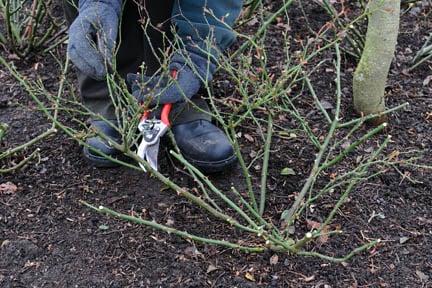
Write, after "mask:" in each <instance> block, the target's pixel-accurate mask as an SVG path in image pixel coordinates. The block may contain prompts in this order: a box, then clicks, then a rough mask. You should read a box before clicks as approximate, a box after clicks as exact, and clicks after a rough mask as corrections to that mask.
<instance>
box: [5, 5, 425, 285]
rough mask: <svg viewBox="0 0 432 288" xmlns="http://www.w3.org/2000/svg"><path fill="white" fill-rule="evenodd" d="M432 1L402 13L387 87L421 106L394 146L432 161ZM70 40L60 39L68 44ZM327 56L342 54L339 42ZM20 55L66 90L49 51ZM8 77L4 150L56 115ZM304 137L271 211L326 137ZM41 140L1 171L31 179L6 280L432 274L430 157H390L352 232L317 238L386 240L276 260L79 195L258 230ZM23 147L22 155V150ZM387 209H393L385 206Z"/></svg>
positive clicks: (8, 227)
mask: <svg viewBox="0 0 432 288" xmlns="http://www.w3.org/2000/svg"><path fill="white" fill-rule="evenodd" d="M275 3H276V1H275ZM306 9H307V12H308V15H309V19H308V20H309V22H310V24H311V26H312V28H313V29H317V28H318V29H319V27H321V26H322V25H324V24H325V23H326V21H328V20H329V19H328V18H327V17H326V16H325V14H324V11H322V10H321V9H319V8H317V7H316V5H312V4H311V5H310V7H309V6H308V7H306ZM430 10H431V8H430V7H429V8H424V9H420V11H408V12H406V13H404V14H403V16H402V23H401V33H400V37H399V45H398V51H397V54H396V60H395V62H394V64H393V66H392V69H391V74H390V81H389V85H388V90H387V94H388V106H389V107H393V106H396V105H399V104H401V103H404V102H409V103H410V106H409V107H408V108H406V109H404V110H402V111H398V112H396V113H394V114H392V116H391V117H390V123H391V125H390V128H389V130H388V132H389V133H390V134H391V135H392V136H393V140H392V143H391V145H390V147H389V148H388V151H387V152H386V153H391V152H392V151H401V152H402V151H418V152H419V153H420V155H422V159H421V163H423V164H429V165H430V164H431V163H432V154H431V152H432V136H431V135H432V126H431V124H432V97H431V92H432V81H430V82H429V83H426V82H425V79H426V78H427V77H428V76H431V75H432V62H430V61H429V62H427V63H425V64H423V65H422V66H420V67H419V68H417V69H416V70H414V71H408V70H407V68H408V67H409V65H410V63H409V61H410V59H411V57H412V56H413V53H415V51H417V50H418V49H419V47H421V45H422V43H423V41H424V37H425V36H426V35H427V34H428V33H429V32H430V31H431V30H432V21H431V11H430ZM289 14H290V29H291V32H290V35H291V37H292V38H293V39H296V40H297V41H307V37H309V36H310V35H309V32H308V30H307V28H306V25H305V19H304V16H303V14H302V13H301V10H300V8H299V7H298V6H296V5H294V6H293V7H292V8H291V10H290V12H289ZM285 28H286V27H281V25H278V24H277V23H275V25H273V26H272V28H271V30H270V32H269V34H268V35H267V37H268V41H269V43H268V45H269V47H271V50H270V53H269V57H270V59H271V61H269V62H274V63H275V65H276V63H278V62H281V58H283V57H284V53H283V51H281V49H280V47H281V45H282V44H281V43H282V41H283V39H282V37H281V35H282V32H283V30H284V29H285ZM64 48H65V47H61V49H63V51H64ZM61 53H63V52H61ZM2 54H3V55H6V54H5V52H2ZM63 54H64V53H63ZM6 56H7V55H6ZM326 57H327V56H326ZM328 57H330V59H332V57H334V55H331V54H329V55H328ZM14 62H15V64H16V65H17V66H18V68H19V71H20V72H22V73H24V74H25V75H27V76H28V77H33V78H34V77H35V75H36V74H37V75H44V76H43V80H44V83H45V84H46V85H47V88H48V89H50V90H53V91H55V89H56V87H57V85H58V72H57V71H58V70H57V69H58V68H57V67H56V64H55V62H54V61H53V60H50V57H40V56H34V57H32V58H30V59H27V60H25V61H24V60H15V61H14ZM328 67H329V66H327V68H328ZM330 67H331V62H330ZM354 67H355V63H354V61H353V59H351V58H349V57H344V59H343V71H345V73H344V75H342V77H343V81H344V84H345V85H344V86H345V87H350V85H349V83H350V79H351V77H352V74H351V73H352V71H353V69H354ZM325 68H326V66H323V68H322V71H319V72H320V73H317V74H318V76H315V78H314V79H312V80H313V82H314V84H315V85H316V90H317V91H319V93H320V96H322V97H323V99H327V100H328V101H332V98H333V95H334V74H332V73H329V72H326V70H325ZM320 69H321V68H320ZM327 71H328V70H327ZM71 77H73V76H72V75H71ZM219 77H223V75H220V76H219ZM0 81H1V83H2V85H1V86H0V122H4V123H7V124H8V125H9V126H10V132H9V134H8V137H7V138H6V141H5V142H4V143H3V144H1V145H2V147H1V149H5V148H8V147H13V146H15V145H16V144H19V143H24V142H25V141H27V140H29V139H31V138H32V137H34V136H36V135H38V134H39V133H41V132H43V131H45V130H46V129H47V127H48V126H49V124H48V123H47V120H46V119H45V118H44V117H43V116H42V114H41V113H40V111H38V110H37V109H36V107H35V104H34V103H33V102H32V101H31V100H30V99H29V97H28V96H27V95H26V93H25V92H24V91H23V90H22V89H21V88H20V87H19V85H18V84H17V83H16V82H15V80H14V79H13V78H12V77H11V76H10V75H9V74H8V72H7V71H6V69H5V68H4V67H1V70H0ZM221 93H222V92H221ZM343 93H344V101H343V116H344V118H345V119H351V118H353V117H355V114H354V112H353V111H352V110H351V108H350V99H351V90H350V89H346V88H345V89H344V91H343ZM299 101H300V100H299ZM308 101H309V100H308ZM311 107H313V103H312V102H310V104H309V105H308V102H305V103H304V105H303V106H302V108H301V109H302V111H306V112H305V114H307V113H308V112H307V111H308V109H311ZM316 114H317V115H318V112H316ZM313 117H314V115H312V118H313ZM319 117H321V116H316V119H317V121H316V123H317V124H316V127H315V128H317V129H321V127H322V126H320V125H319V123H320V121H322V119H321V120H320V118H319ZM291 123H292V122H291V119H286V118H283V117H282V118H281V119H280V123H278V124H280V125H287V127H290V125H291V126H293V125H292V124H291ZM365 129H366V128H365ZM254 131H255V128H254V126H253V124H252V123H251V124H250V125H249V126H248V127H244V129H243V131H242V132H243V134H249V135H251V137H252V138H254V137H255V134H254ZM318 131H320V130H318ZM324 132H325V131H324V130H323V131H322V133H324ZM305 141H306V139H305V137H301V136H300V137H298V138H295V139H288V140H286V139H282V138H281V139H278V140H276V141H275V143H274V144H273V149H272V156H271V157H272V158H271V162H270V164H271V165H270V171H269V178H270V188H271V189H270V192H269V194H270V195H269V197H270V199H269V206H270V208H269V210H271V211H274V212H273V213H280V212H281V210H282V208H283V207H286V205H288V204H289V203H291V201H292V195H293V192H295V191H298V188H299V187H301V185H302V184H303V179H305V176H306V175H307V173H308V171H309V170H308V169H310V165H311V163H312V161H313V160H314V155H313V149H312V148H307V147H306V148H305V147H304V146H305ZM374 141H376V140H374ZM242 143H243V146H244V147H243V148H244V151H245V154H249V153H250V152H251V151H252V150H254V151H258V150H259V147H257V145H258V144H257V143H258V142H257V141H255V142H253V141H252V142H251V141H250V139H246V138H245V139H243V142H242ZM373 143H374V142H372V141H371V142H368V143H366V144H365V145H363V146H361V147H360V148H359V149H358V151H356V152H355V153H358V154H359V155H360V154H361V153H362V151H363V152H364V150H366V149H367V147H369V146H370V145H373ZM38 147H39V148H40V149H41V158H40V159H39V161H37V163H34V162H33V163H32V164H31V165H28V166H27V167H25V169H22V170H20V171H17V172H16V173H13V174H8V175H0V184H2V183H7V182H12V183H13V184H15V185H16V186H17V187H18V190H17V191H16V193H12V194H1V193H0V245H1V248H0V287H432V256H431V255H432V209H431V205H432V193H431V192H432V173H431V171H430V170H425V169H420V168H419V169H408V168H404V170H403V171H401V173H402V174H400V173H398V172H397V171H395V170H389V171H388V172H387V173H386V174H384V175H381V176H380V177H378V178H374V179H373V180H371V181H370V182H368V183H363V184H362V185H360V186H359V187H358V188H357V189H356V190H355V191H354V192H353V194H352V195H351V197H350V198H349V201H348V203H346V204H345V205H344V206H343V208H342V209H341V211H340V213H339V215H338V216H337V217H336V219H335V225H340V226H341V227H342V229H343V231H344V233H343V234H342V235H340V236H337V237H332V238H331V240H330V241H328V242H327V243H325V244H323V245H320V244H318V243H316V244H313V245H311V246H310V247H308V248H309V249H315V250H318V251H322V252H325V253H327V254H329V255H344V254H346V253H348V252H349V251H351V250H352V249H354V248H355V247H357V246H359V245H361V244H362V243H365V242H367V241H368V240H369V239H377V238H380V239H382V242H381V244H379V245H378V246H377V247H375V248H374V249H372V250H370V251H368V252H365V253H363V254H361V255H358V256H356V257H354V258H353V259H352V260H351V261H349V262H348V263H343V264H334V263H330V262H327V261H324V260H320V259H316V258H301V257H294V256H290V255H286V254H279V255H277V257H278V259H277V261H275V259H276V257H275V256H274V254H273V253H264V254H244V253H241V252H238V251H232V250H227V249H223V248H220V247H213V246H207V245H201V244H194V243H191V242H188V241H185V240H183V239H180V238H178V237H175V236H172V235H167V234H164V233H160V232H157V231H153V230H150V229H148V228H146V227H141V226H137V225H131V224H129V223H125V222H121V221H118V220H115V219H111V218H107V217H104V216H102V215H98V214H95V213H93V212H91V211H89V210H88V209H86V208H85V207H83V206H82V205H81V204H80V203H79V200H81V199H82V200H86V201H88V202H90V203H95V204H96V205H99V204H103V205H106V206H109V207H111V208H113V209H116V210H118V211H122V212H125V213H132V211H134V212H135V213H138V214H140V215H141V216H143V217H146V218H149V219H156V220H157V221H158V222H161V223H168V224H169V225H173V226H175V227H179V228H180V229H188V231H190V232H194V233H196V234H199V235H207V236H213V237H217V238H221V239H222V238H237V239H239V238H240V237H249V236H245V235H244V234H241V233H240V232H238V231H235V230H232V229H231V228H229V227H227V226H226V225H225V224H223V223H220V222H218V221H214V220H213V219H210V218H208V217H207V216H206V215H205V214H204V213H203V212H202V211H200V210H199V209H198V208H196V207H194V206H192V205H191V204H190V203H188V202H187V201H185V200H184V199H182V198H179V197H178V196H177V195H176V194H175V193H173V192H172V191H169V190H166V189H163V188H164V187H163V186H162V185H161V184H160V183H159V182H158V181H157V180H155V179H154V178H150V177H149V176H147V175H145V174H143V173H140V172H137V171H133V170H130V169H127V168H119V169H110V170H101V169H96V168H93V167H92V166H89V165H88V163H86V162H85V161H84V160H83V159H82V157H81V148H80V147H79V146H78V145H77V144H76V143H75V142H74V141H73V140H70V139H68V138H67V137H66V136H65V135H63V134H60V133H59V134H57V135H55V136H53V137H51V138H49V139H47V140H46V141H44V143H42V144H39V145H38ZM164 155H165V156H163V157H162V158H163V159H162V170H163V171H164V173H165V174H167V175H170V177H172V178H174V179H176V181H177V182H178V183H180V184H182V185H183V186H186V187H188V186H191V185H193V183H191V181H190V180H189V179H188V178H187V177H186V176H184V175H183V174H181V173H180V172H179V171H178V170H177V169H175V168H173V167H172V165H171V163H172V162H171V161H172V160H170V159H168V157H167V156H166V153H165V154H164ZM20 157H22V156H16V157H14V158H13V159H11V160H10V161H19V160H20ZM2 164H4V165H6V164H9V163H2ZM176 165H178V166H179V164H176ZM287 166H290V167H292V168H293V169H295V171H296V173H297V175H296V176H293V177H291V178H281V177H280V171H281V169H282V168H284V167H287ZM347 167H348V164H347ZM341 169H342V170H343V169H344V168H343V167H342V168H341ZM255 176H257V177H256V178H254V181H257V182H258V181H259V178H258V176H259V173H258V172H257V173H256V175H255ZM212 180H214V181H215V183H216V184H218V185H219V187H222V188H226V190H228V189H229V187H230V185H231V184H234V185H242V184H239V183H242V182H241V181H242V176H241V172H240V169H234V170H232V171H229V172H227V173H225V174H221V175H215V176H212ZM239 181H240V182H239ZM326 201H327V202H326ZM331 203H332V202H331V199H330V198H329V199H326V200H324V202H323V203H322V207H317V213H316V214H315V215H311V216H310V217H311V219H313V220H317V221H319V220H320V215H325V214H321V212H326V211H329V209H330V208H329V207H328V204H331ZM377 214H379V215H381V216H378V217H372V215H377ZM268 216H269V215H268ZM304 225H305V226H306V223H304ZM271 257H273V258H272V259H273V261H272V263H270V258H271ZM251 276H253V279H252V277H251Z"/></svg>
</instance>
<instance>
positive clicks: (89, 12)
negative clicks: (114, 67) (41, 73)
mask: <svg viewBox="0 0 432 288" xmlns="http://www.w3.org/2000/svg"><path fill="white" fill-rule="evenodd" d="M120 11H121V0H80V1H79V15H78V17H77V18H76V19H75V21H74V22H73V23H72V25H71V26H70V28H69V44H68V54H69V57H70V59H71V61H72V62H73V63H74V64H75V65H76V66H77V68H78V69H79V70H80V71H81V72H83V73H84V74H86V75H88V76H90V77H92V78H94V79H96V80H102V79H103V78H104V77H105V76H106V74H107V67H110V65H111V63H112V58H113V54H114V49H115V45H116V44H115V43H116V40H117V33H118V24H119V15H120Z"/></svg>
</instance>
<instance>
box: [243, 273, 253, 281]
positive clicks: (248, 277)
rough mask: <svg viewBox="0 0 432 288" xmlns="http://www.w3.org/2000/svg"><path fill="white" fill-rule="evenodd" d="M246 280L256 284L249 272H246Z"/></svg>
mask: <svg viewBox="0 0 432 288" xmlns="http://www.w3.org/2000/svg"><path fill="white" fill-rule="evenodd" d="M245 278H246V279H247V280H249V281H252V282H255V277H254V276H253V275H252V274H251V273H249V272H246V274H245Z"/></svg>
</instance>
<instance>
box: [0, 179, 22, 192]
mask: <svg viewBox="0 0 432 288" xmlns="http://www.w3.org/2000/svg"><path fill="white" fill-rule="evenodd" d="M17 190H18V188H17V186H16V185H15V184H13V183H12V182H6V183H2V184H0V194H4V195H10V194H15V193H16V192H17Z"/></svg>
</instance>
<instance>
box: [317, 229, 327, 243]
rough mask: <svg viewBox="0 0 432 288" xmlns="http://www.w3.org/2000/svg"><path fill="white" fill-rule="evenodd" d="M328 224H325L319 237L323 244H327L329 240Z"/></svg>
mask: <svg viewBox="0 0 432 288" xmlns="http://www.w3.org/2000/svg"><path fill="white" fill-rule="evenodd" d="M328 230H329V229H328V226H327V225H326V226H324V227H323V229H322V230H321V235H320V236H319V237H318V242H319V243H321V244H325V243H327V242H328V240H329V234H328V232H329V231H328Z"/></svg>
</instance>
